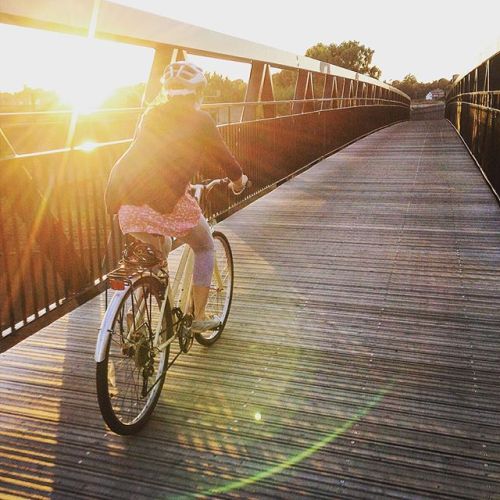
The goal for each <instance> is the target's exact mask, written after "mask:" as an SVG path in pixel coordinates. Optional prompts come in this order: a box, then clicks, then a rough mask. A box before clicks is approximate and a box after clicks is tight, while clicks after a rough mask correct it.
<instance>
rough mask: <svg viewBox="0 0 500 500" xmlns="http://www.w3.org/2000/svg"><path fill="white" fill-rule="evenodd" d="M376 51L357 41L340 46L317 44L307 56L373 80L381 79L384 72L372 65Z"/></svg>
mask: <svg viewBox="0 0 500 500" xmlns="http://www.w3.org/2000/svg"><path fill="white" fill-rule="evenodd" d="M374 53H375V51H374V50H372V49H370V48H369V47H365V46H364V45H362V44H361V43H359V42H358V41H356V40H349V41H347V42H342V43H340V44H339V45H336V44H335V43H331V44H330V45H325V44H324V43H317V44H316V45H314V46H313V47H310V48H309V49H307V51H306V56H308V57H312V58H313V59H318V60H319V61H323V62H327V63H330V64H334V65H336V66H340V67H342V68H346V69H350V70H352V71H356V72H357V73H363V74H365V75H368V76H371V77H373V78H380V75H381V74H382V71H381V70H380V69H379V68H378V67H377V66H374V65H372V58H373V54H374Z"/></svg>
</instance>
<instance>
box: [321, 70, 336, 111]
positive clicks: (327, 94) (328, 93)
mask: <svg viewBox="0 0 500 500" xmlns="http://www.w3.org/2000/svg"><path fill="white" fill-rule="evenodd" d="M334 84H335V77H334V76H333V75H325V84H324V86H323V99H332V96H333V87H334ZM332 107H333V102H332V101H331V100H329V101H322V102H321V109H332Z"/></svg>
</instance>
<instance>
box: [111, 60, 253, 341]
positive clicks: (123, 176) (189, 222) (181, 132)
mask: <svg viewBox="0 0 500 500" xmlns="http://www.w3.org/2000/svg"><path fill="white" fill-rule="evenodd" d="M161 82H162V85H163V91H164V93H165V94H166V97H167V101H166V102H164V103H160V104H156V105H152V106H150V107H149V108H148V109H147V110H146V111H145V112H144V114H143V116H142V117H141V120H140V122H139V125H138V127H137V130H136V133H135V136H134V140H133V141H132V144H131V145H130V147H129V148H128V150H127V151H126V152H125V153H124V154H123V156H122V157H121V158H120V159H119V160H118V161H117V162H116V164H115V165H114V166H113V168H112V170H111V173H110V176H109V180H108V185H107V187H106V195H105V198H106V206H107V209H108V212H109V213H111V214H118V220H119V224H120V229H121V230H122V232H123V233H124V234H131V235H133V236H134V237H135V238H137V239H139V240H141V241H144V242H145V243H149V244H152V245H154V246H155V247H156V248H157V249H159V250H161V251H162V252H163V253H164V255H167V254H168V251H169V250H170V245H171V237H175V238H178V239H179V240H181V241H182V242H184V243H187V244H188V245H189V246H190V247H191V248H192V249H193V252H194V255H195V257H194V271H193V302H194V321H193V330H194V331H198V332H201V331H205V330H210V329H215V328H217V327H218V326H219V324H220V320H219V318H216V317H215V318H207V317H206V315H205V307H206V304H207V300H208V292H209V287H210V283H211V279H212V272H213V269H214V258H215V249H214V242H213V238H212V235H211V231H210V227H209V225H208V223H207V221H206V220H205V217H204V216H203V214H202V213H201V209H200V207H199V206H198V203H197V202H196V200H195V199H194V198H193V196H191V195H190V193H189V185H190V180H191V179H192V178H193V176H194V174H195V173H196V172H197V171H198V170H199V169H200V167H202V166H203V165H206V164H207V163H208V162H210V163H214V164H216V165H218V166H220V167H221V168H222V169H223V170H224V171H225V172H226V175H227V176H228V177H229V179H230V180H231V182H230V184H229V187H230V188H231V189H232V191H233V193H235V194H240V193H241V192H243V190H244V189H245V186H246V183H247V181H248V178H247V176H246V175H244V174H243V172H242V169H241V167H240V165H239V164H238V162H237V161H236V159H235V158H234V156H233V155H232V154H231V152H230V151H229V149H228V147H227V146H226V144H225V143H224V141H223V139H222V136H221V135H220V133H219V131H218V130H217V127H216V125H215V123H214V121H213V120H212V118H211V117H210V115H209V114H208V113H206V112H204V111H201V110H200V106H201V103H202V100H203V89H204V87H205V86H206V79H205V76H204V74H203V70H202V69H200V68H199V67H198V66H196V65H194V64H192V63H188V62H184V61H182V62H175V63H172V64H169V65H168V66H167V67H166V68H165V71H164V73H163V77H162V80H161ZM158 235H160V236H163V237H164V238H158Z"/></svg>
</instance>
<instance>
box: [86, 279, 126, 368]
mask: <svg viewBox="0 0 500 500" xmlns="http://www.w3.org/2000/svg"><path fill="white" fill-rule="evenodd" d="M127 291H128V287H126V288H125V290H119V291H116V292H115V293H114V294H113V298H112V299H111V302H110V303H109V306H108V308H107V309H106V313H105V314H104V318H102V322H101V326H100V328H99V333H98V335H97V343H96V346H95V355H94V359H95V362H96V363H100V362H101V361H104V358H105V356H106V346H107V344H108V340H109V336H110V335H111V331H112V327H113V325H112V322H113V318H114V317H115V311H116V308H117V307H119V305H120V302H121V300H122V298H123V296H124V295H125V294H126V293H127Z"/></svg>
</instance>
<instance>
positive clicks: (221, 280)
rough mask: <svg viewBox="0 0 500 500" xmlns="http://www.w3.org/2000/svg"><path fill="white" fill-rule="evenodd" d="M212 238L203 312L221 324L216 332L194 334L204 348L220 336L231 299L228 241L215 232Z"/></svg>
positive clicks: (230, 262)
mask: <svg viewBox="0 0 500 500" xmlns="http://www.w3.org/2000/svg"><path fill="white" fill-rule="evenodd" d="M212 236H213V239H214V244H215V268H214V273H213V276H212V283H211V285H210V291H209V294H208V302H207V307H206V309H205V310H206V314H207V316H208V317H212V316H217V317H219V318H220V320H221V324H220V326H219V328H217V329H216V330H208V331H206V332H202V333H195V338H196V340H197V341H198V342H199V343H200V344H202V345H204V346H209V345H212V344H213V343H214V342H216V341H217V340H218V339H219V337H220V336H221V334H222V331H223V330H224V327H225V326H226V322H227V318H228V316H229V310H230V308H231V301H232V298H233V279H234V267H233V254H232V252H231V247H230V246H229V241H228V240H227V238H226V236H225V235H224V234H222V233H220V232H218V231H215V232H214V233H213V235H212Z"/></svg>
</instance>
